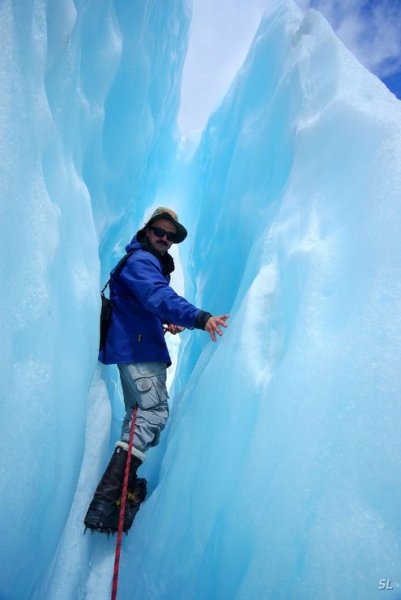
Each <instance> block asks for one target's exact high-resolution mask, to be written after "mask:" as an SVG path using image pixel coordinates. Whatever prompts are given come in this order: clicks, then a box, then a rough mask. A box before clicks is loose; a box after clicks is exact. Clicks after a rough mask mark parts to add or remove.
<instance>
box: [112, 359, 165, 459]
mask: <svg viewBox="0 0 401 600" xmlns="http://www.w3.org/2000/svg"><path fill="white" fill-rule="evenodd" d="M117 366H118V369H119V371H120V377H121V385H122V388H123V394H124V403H125V411H126V413H125V417H124V421H123V426H122V429H121V440H122V441H123V442H128V441H129V434H130V428H131V421H132V414H133V411H134V408H135V406H137V407H138V408H137V413H136V420H135V433H134V449H135V450H136V452H135V451H134V452H133V453H134V454H136V455H137V456H138V457H139V458H142V460H143V458H144V456H141V455H142V453H144V452H146V450H147V449H148V448H150V447H151V446H156V444H157V443H158V442H159V437H160V432H161V431H162V429H163V428H164V426H165V424H166V422H167V419H168V414H169V410H168V403H167V399H168V393H167V388H166V378H167V372H166V364H165V363H164V362H144V363H130V364H121V365H117Z"/></svg>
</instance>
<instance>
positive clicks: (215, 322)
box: [205, 315, 230, 342]
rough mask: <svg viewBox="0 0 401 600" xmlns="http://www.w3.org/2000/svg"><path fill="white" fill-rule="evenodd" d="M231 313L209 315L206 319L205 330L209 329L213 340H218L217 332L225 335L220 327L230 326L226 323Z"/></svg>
mask: <svg viewBox="0 0 401 600" xmlns="http://www.w3.org/2000/svg"><path fill="white" fill-rule="evenodd" d="M229 316H230V315H220V316H218V317H209V319H208V320H207V321H206V325H205V331H207V332H208V333H209V335H210V337H211V338H212V341H213V342H215V341H216V339H217V338H216V333H217V335H223V332H222V331H221V329H220V327H228V325H227V324H226V321H227V319H228V318H229Z"/></svg>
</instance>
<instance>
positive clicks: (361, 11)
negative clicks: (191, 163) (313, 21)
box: [178, 0, 401, 134]
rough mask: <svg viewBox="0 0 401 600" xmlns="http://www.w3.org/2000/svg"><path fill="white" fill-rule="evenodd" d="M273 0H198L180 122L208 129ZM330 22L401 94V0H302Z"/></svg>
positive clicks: (190, 127)
mask: <svg viewBox="0 0 401 600" xmlns="http://www.w3.org/2000/svg"><path fill="white" fill-rule="evenodd" d="M271 2H272V0H247V2H244V1H243V0H193V14H192V24H191V33H190V40H189V48H188V54H187V59H186V62H185V66H184V76H183V85H182V95H181V108H180V113H179V117H178V122H179V125H180V128H181V131H182V132H183V133H184V134H187V133H189V132H191V131H199V130H201V129H203V127H204V125H205V124H206V121H207V118H208V116H209V115H210V113H211V112H212V111H213V109H214V108H215V107H216V106H217V105H218V103H219V101H221V100H222V98H223V97H224V94H225V92H226V91H227V88H228V86H229V85H230V83H231V81H232V80H233V78H234V77H235V74H236V73H237V71H238V69H239V68H240V66H241V64H242V62H243V61H244V59H245V57H246V54H247V52H248V49H249V47H250V45H251V42H252V39H253V37H254V35H255V33H256V30H257V28H258V25H259V23H260V21H261V19H262V17H263V13H264V11H265V10H266V9H267V8H268V6H269V4H270V3H271ZM297 3H298V5H299V6H300V7H301V8H302V9H303V10H306V9H308V8H314V9H316V10H318V11H319V12H321V13H322V14H323V15H324V16H325V18H326V19H327V20H328V21H329V23H330V24H331V26H332V27H333V29H334V30H335V32H336V33H337V35H338V37H339V38H340V39H341V40H342V41H343V42H344V44H345V45H346V46H347V47H348V48H349V49H350V50H351V52H352V53H353V54H354V55H355V56H356V57H357V58H358V59H359V60H360V62H361V63H362V64H363V65H365V67H366V68H368V69H369V70H370V71H372V72H373V73H375V75H377V76H378V77H379V78H380V79H382V81H384V83H385V84H386V85H387V87H388V88H389V89H390V90H391V91H392V92H393V93H394V94H395V95H396V96H398V98H401V0H297Z"/></svg>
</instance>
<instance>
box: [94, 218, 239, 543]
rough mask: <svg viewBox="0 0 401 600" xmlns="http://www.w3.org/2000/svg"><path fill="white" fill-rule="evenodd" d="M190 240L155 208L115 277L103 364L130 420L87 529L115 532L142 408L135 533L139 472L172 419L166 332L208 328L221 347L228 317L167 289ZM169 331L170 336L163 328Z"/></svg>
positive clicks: (131, 494)
mask: <svg viewBox="0 0 401 600" xmlns="http://www.w3.org/2000/svg"><path fill="white" fill-rule="evenodd" d="M186 237H187V231H186V229H185V227H184V226H183V225H182V224H181V223H180V222H179V220H178V217H177V215H176V213H175V212H174V211H172V210H170V209H169V208H165V207H160V208H157V209H156V210H155V211H154V213H153V214H152V216H151V217H150V219H149V221H148V222H147V223H146V224H145V226H144V227H143V228H142V229H140V230H139V231H138V232H137V234H136V235H135V237H134V238H133V240H132V241H131V243H130V244H128V246H127V247H126V251H127V253H131V254H130V256H129V257H128V259H127V260H126V262H125V263H124V266H123V267H122V269H121V270H120V271H119V272H118V273H116V274H115V276H114V277H113V272H112V274H111V281H110V299H111V301H112V307H113V309H112V316H111V322H110V325H109V329H108V333H107V339H106V342H105V344H104V345H103V347H102V349H101V351H100V355H99V360H100V361H101V362H102V363H104V364H117V366H118V369H119V372H120V378H121V385H122V390H123V395H124V403H125V409H126V415H125V418H124V421H123V425H122V431H121V440H120V441H118V442H117V444H116V448H115V451H114V454H113V456H112V458H111V460H110V462H109V465H108V467H107V469H106V471H105V473H104V475H103V477H102V479H101V481H100V483H99V485H98V487H97V488H96V491H95V495H94V498H93V500H92V502H91V504H90V506H89V509H88V512H87V514H86V517H85V525H86V526H87V527H89V528H91V529H95V530H97V531H106V532H109V531H115V530H116V529H117V528H118V514H119V508H118V504H119V500H120V496H121V488H122V481H123V476H124V468H125V462H126V457H127V451H128V441H129V433H130V428H131V421H132V417H133V410H134V407H137V412H136V420H135V432H134V440H133V449H132V459H131V467H130V475H129V482H128V496H127V498H128V500H127V506H126V513H125V520H124V530H127V529H129V528H130V526H131V524H132V521H133V519H134V517H135V514H136V513H137V511H138V509H139V505H140V503H141V502H142V501H143V500H144V498H145V495H146V482H145V480H144V479H138V478H137V476H136V472H137V469H138V468H139V466H140V465H141V464H142V462H143V460H144V458H145V453H146V451H147V450H148V448H150V447H152V446H155V445H156V444H157V443H158V441H159V436H160V432H161V431H162V429H163V428H164V426H165V424H166V421H167V418H168V413H169V411H168V403H167V399H168V394H167V389H166V368H167V367H168V366H170V365H171V360H170V356H169V353H168V349H167V345H166V341H165V339H164V333H165V331H166V330H168V331H170V332H171V333H177V332H179V331H182V330H183V329H184V328H185V327H187V328H189V329H194V328H195V329H203V330H205V331H207V332H208V333H209V335H210V337H211V339H212V340H213V342H215V341H216V339H217V338H216V334H217V335H220V336H221V335H223V332H222V331H221V329H220V327H227V324H226V321H227V319H228V317H229V315H221V316H212V315H211V314H210V313H208V312H205V311H203V310H200V309H199V308H197V307H196V306H194V305H193V304H191V303H190V302H188V301H187V300H185V298H182V297H181V296H178V294H176V293H175V292H174V290H173V289H172V288H171V287H170V285H169V283H170V273H171V272H172V271H173V270H174V261H173V258H172V256H171V255H170V254H169V253H168V250H169V249H170V248H171V246H172V245H173V243H176V244H179V243H181V242H182V241H183V240H184V239H185V238H186ZM163 324H165V325H166V329H164V328H163Z"/></svg>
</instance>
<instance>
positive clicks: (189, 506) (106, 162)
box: [0, 0, 401, 600]
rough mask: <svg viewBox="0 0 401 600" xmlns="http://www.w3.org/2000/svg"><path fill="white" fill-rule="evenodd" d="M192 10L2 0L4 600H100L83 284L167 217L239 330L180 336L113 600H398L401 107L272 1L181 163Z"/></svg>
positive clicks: (91, 329) (196, 293)
mask: <svg viewBox="0 0 401 600" xmlns="http://www.w3.org/2000/svg"><path fill="white" fill-rule="evenodd" d="M190 16H191V15H190V4H189V3H188V2H184V1H182V2H179V1H178V0H176V1H173V0H171V1H167V2H165V3H163V4H160V3H157V2H147V3H124V2H118V1H115V2H111V1H108V2H104V3H96V2H94V1H92V2H90V1H88V2H78V1H76V2H69V1H68V2H67V1H64V0H63V1H61V2H58V3H57V7H56V5H55V3H51V2H48V3H43V2H22V1H21V2H7V1H4V2H3V3H2V4H1V5H0V32H1V38H2V40H3V42H2V45H3V47H4V49H5V51H4V52H2V53H1V56H0V77H1V80H2V89H3V93H2V94H1V98H2V100H1V105H0V131H1V135H0V140H1V141H0V152H1V156H2V165H3V172H4V175H3V176H2V178H1V181H0V188H1V209H0V210H1V221H0V227H1V235H0V249H1V253H2V256H3V259H2V263H1V265H2V266H1V271H0V273H1V278H2V282H3V285H2V289H3V293H2V295H1V299H0V302H1V315H2V316H1V324H0V328H1V330H0V333H1V339H2V348H1V352H2V361H1V370H0V373H1V389H2V390H3V401H2V403H1V405H0V414H1V419H0V429H1V435H0V440H1V445H2V452H1V474H2V478H3V481H2V487H1V490H2V491H1V503H0V517H1V523H2V532H3V533H2V536H1V537H0V556H1V564H2V566H3V569H2V572H1V574H0V598H2V599H3V598H4V599H7V600H9V599H13V600H14V599H18V600H19V599H24V598H49V599H50V598H51V599H53V598H57V599H60V600H61V599H63V600H64V599H70V598H71V599H72V598H96V599H101V598H107V597H109V594H110V580H111V573H112V565H113V551H114V545H113V543H111V542H110V541H109V540H107V538H104V537H101V536H91V537H89V536H87V537H83V531H82V515H83V512H84V510H85V508H86V503H87V501H88V500H89V499H90V495H91V493H92V491H93V487H94V485H95V483H96V479H97V477H98V475H99V474H100V472H101V470H102V469H103V467H104V465H105V462H106V460H107V458H108V455H109V452H110V449H111V447H112V443H113V441H114V440H115V439H116V436H117V435H118V434H117V432H118V418H119V417H120V416H121V411H122V408H121V400H120V393H119V390H118V385H117V377H116V373H115V369H113V368H107V369H97V368H96V347H97V335H98V332H97V320H98V309H99V304H98V289H99V280H100V279H101V280H102V281H103V280H104V278H105V277H106V275H107V272H108V271H109V269H110V267H111V266H112V265H113V264H114V263H115V262H116V260H117V259H118V258H119V256H120V255H121V253H122V252H123V247H124V244H125V242H126V241H128V239H129V238H130V236H131V235H132V234H133V232H134V231H135V227H136V226H138V225H140V224H141V223H142V222H143V220H144V218H145V216H146V214H148V213H147V211H149V209H150V207H151V206H155V205H158V204H163V203H167V202H170V203H171V202H172V199H174V203H175V207H176V209H177V212H178V213H179V214H180V218H181V220H182V221H183V222H184V223H185V224H187V225H188V229H189V231H190V235H189V238H188V240H187V241H186V242H185V243H184V244H183V245H182V248H180V261H181V264H182V268H183V270H184V274H185V283H186V291H185V294H186V296H187V297H188V298H189V299H190V300H191V301H193V302H194V303H195V304H197V305H198V306H201V307H202V308H204V309H206V310H209V311H210V312H213V313H216V314H220V313H222V312H229V313H230V315H231V317H230V327H229V329H228V330H227V332H226V333H225V335H224V338H223V339H222V340H220V342H219V343H218V344H216V345H212V344H210V343H208V341H207V338H206V336H205V334H203V333H202V332H196V333H186V334H184V336H183V338H182V342H181V345H180V349H179V357H178V361H177V362H178V368H177V372H176V377H175V380H174V384H173V388H172V391H171V396H172V398H174V402H173V406H172V411H171V419H170V423H169V426H168V428H167V430H166V431H165V433H164V436H163V439H162V442H161V444H160V446H159V447H158V448H156V449H155V450H154V451H152V453H151V454H150V456H149V460H148V461H147V464H146V465H145V466H144V467H143V471H144V475H146V477H147V478H148V480H149V484H150V494H149V497H148V499H147V501H146V503H145V504H144V505H143V507H142V508H141V511H140V513H139V515H138V517H137V520H136V522H135V525H134V528H133V530H132V532H131V533H130V534H129V536H128V537H127V538H125V540H124V548H123V558H122V565H121V575H120V590H119V594H120V597H121V598H140V599H142V598H149V599H150V598H152V599H167V598H183V599H188V598H191V599H202V600H203V599H206V598H213V599H214V598H216V599H226V598H227V599H228V598H230V599H231V598H238V599H246V600H250V599H252V600H253V599H262V598H266V599H269V600H270V599H272V600H279V599H283V600H287V599H297V600H300V599H301V600H310V599H315V598H316V599H319V600H320V599H322V598H324V599H325V600H326V599H335V600H337V599H340V598H341V600H342V599H347V598H349V599H355V598H357V599H359V598H360V599H361V600H362V599H364V600H365V599H370V598H372V599H374V598H381V597H382V595H383V594H384V593H386V592H385V591H383V589H382V586H383V584H384V583H385V585H386V586H387V587H388V588H392V592H391V593H392V596H393V597H397V595H399V596H401V590H400V585H401V580H400V573H401V570H400V566H401V545H400V535H401V522H400V517H399V515H400V512H399V506H400V500H401V485H400V476H399V472H400V464H401V441H400V436H399V433H398V429H399V427H398V424H399V423H400V422H401V407H400V401H399V398H400V388H401V385H400V384H401V375H400V373H401V365H400V338H401V317H400V287H401V286H400V281H401V277H400V275H401V274H400V270H401V267H400V261H399V256H400V250H401V248H400V245H401V241H400V236H399V229H400V189H401V185H400V184H401V162H400V161H401V159H400V156H401V136H400V128H401V118H400V117H401V109H400V103H399V101H398V100H397V99H395V97H394V96H392V95H391V94H390V93H389V92H388V91H387V89H386V88H385V87H384V85H383V84H382V83H381V82H379V81H378V80H377V79H376V78H375V77H374V76H373V75H371V74H370V73H368V72H367V71H366V70H365V69H364V68H363V67H362V66H361V65H360V64H359V63H358V62H357V61H356V59H355V58H354V57H353V56H352V55H351V54H350V53H349V52H348V51H347V50H346V49H345V48H344V46H343V45H342V44H341V43H340V42H339V40H338V39H337V38H336V37H335V35H334V34H333V32H332V30H331V29H330V27H329V26H328V24H327V23H326V21H325V20H324V19H323V18H322V17H321V16H320V15H319V14H318V13H317V12H315V11H313V10H310V11H308V12H306V13H305V14H303V13H302V12H301V11H300V10H299V9H298V8H297V7H296V5H295V4H293V3H292V2H291V1H290V0H282V1H275V2H272V3H271V5H270V8H269V9H268V11H267V12H266V14H265V16H264V18H263V20H262V22H261V24H260V27H259V29H258V31H257V33H256V35H255V39H254V41H253V43H252V46H251V48H250V50H249V53H248V56H247V58H246V60H245V62H244V64H243V65H242V67H241V69H240V70H239V72H238V74H237V76H236V78H235V80H234V81H233V83H232V85H231V87H230V89H229V90H228V91H227V94H226V96H225V97H224V99H223V100H222V102H221V103H220V105H219V106H218V107H216V110H215V112H214V113H213V114H212V115H211V117H210V119H209V121H208V123H207V125H206V127H205V129H204V131H203V132H202V136H201V138H200V141H199V143H198V144H197V146H196V148H195V150H194V151H192V152H191V153H189V152H186V149H185V145H184V144H181V145H180V143H179V132H178V131H177V127H176V117H177V111H178V107H179V95H180V79H181V73H182V66H183V62H184V59H185V52H186V46H187V39H188V31H189V26H190ZM98 256H100V259H101V260H100V264H101V269H99V259H98ZM100 271H101V275H99V273H100ZM94 373H95V375H94ZM91 382H92V383H91ZM88 388H90V390H89V401H88V402H87V401H86V397H87V395H88ZM108 400H110V403H109V402H108ZM109 406H111V408H112V410H111V411H110V409H109ZM110 423H111V428H110ZM383 582H384V583H383ZM387 593H388V594H390V592H387Z"/></svg>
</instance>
